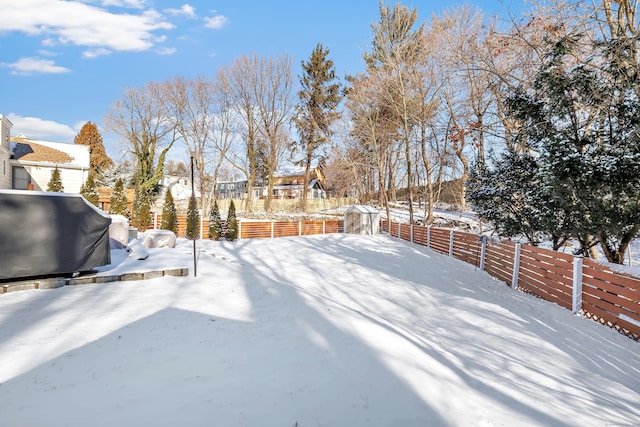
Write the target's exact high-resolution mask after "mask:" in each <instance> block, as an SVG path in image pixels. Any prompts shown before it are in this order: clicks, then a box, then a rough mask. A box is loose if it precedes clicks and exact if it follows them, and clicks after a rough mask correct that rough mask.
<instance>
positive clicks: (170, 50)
mask: <svg viewBox="0 0 640 427" xmlns="http://www.w3.org/2000/svg"><path fill="white" fill-rule="evenodd" d="M156 52H157V53H158V54H159V55H173V54H174V53H176V48H175V47H159V48H158V49H156Z"/></svg>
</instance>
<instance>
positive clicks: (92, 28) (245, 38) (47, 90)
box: [0, 0, 519, 161]
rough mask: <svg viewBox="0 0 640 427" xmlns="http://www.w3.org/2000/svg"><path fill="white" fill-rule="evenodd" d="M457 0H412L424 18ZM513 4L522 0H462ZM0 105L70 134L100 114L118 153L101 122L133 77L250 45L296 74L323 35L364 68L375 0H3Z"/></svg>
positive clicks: (203, 62) (183, 72)
mask: <svg viewBox="0 0 640 427" xmlns="http://www.w3.org/2000/svg"><path fill="white" fill-rule="evenodd" d="M463 3H465V2H463V1H462V0H460V1H458V0H453V1H449V2H446V3H445V2H441V1H433V0H411V1H405V2H403V4H404V5H406V6H408V7H410V8H416V9H417V10H418V14H419V20H420V21H424V20H426V19H427V18H428V17H430V16H431V15H432V14H434V13H435V14H439V13H441V12H442V11H443V10H444V8H445V7H454V6H458V5H462V4H463ZM466 3H468V4H471V5H476V6H478V7H480V8H482V9H483V10H485V11H486V12H488V13H490V14H500V15H503V14H506V13H507V12H508V11H509V10H513V4H517V3H519V2H518V1H517V0H513V1H512V2H509V1H502V0H493V1H489V2H486V1H481V0H473V1H470V2H466ZM0 10H2V13H0V114H2V115H4V116H6V117H7V118H9V120H10V121H11V122H12V123H13V128H12V132H11V134H12V135H14V136H15V135H18V134H20V133H22V134H24V135H25V136H26V137H29V138H34V139H44V140H49V141H55V142H69V143H71V142H73V139H74V137H75V136H76V135H77V133H78V132H79V130H80V128H81V127H82V125H84V124H85V123H86V122H87V121H91V122H93V123H96V124H97V125H98V127H99V130H100V132H101V134H102V136H103V138H104V141H105V146H106V148H107V153H108V154H109V155H110V156H111V157H112V158H114V160H116V161H118V160H119V159H118V151H119V150H118V145H117V143H116V142H117V137H116V135H113V134H109V133H108V132H107V131H106V130H105V129H104V128H103V127H102V119H103V117H104V115H105V114H106V113H108V111H109V109H110V106H111V105H112V104H113V103H114V102H115V101H117V100H118V99H119V97H120V95H121V94H122V92H123V91H124V90H125V89H126V88H127V87H132V88H138V87H142V86H144V85H145V84H147V83H148V82H151V81H165V80H168V79H171V78H173V77H177V76H182V77H187V78H189V77H195V76H197V75H202V76H205V77H209V76H213V75H215V72H216V70H217V69H218V68H219V67H221V66H225V65H228V64H230V63H231V62H232V61H233V60H234V59H235V58H237V57H240V56H242V55H244V54H246V55H253V54H257V55H260V56H275V55H278V54H287V55H290V56H291V57H292V58H293V61H294V62H293V63H294V67H296V68H295V71H296V74H298V73H299V70H300V63H301V61H304V60H306V59H308V57H309V56H310V55H311V52H312V50H313V49H314V48H315V46H316V45H317V44H318V43H322V45H323V46H324V47H325V48H329V50H330V54H329V58H330V59H332V60H333V62H334V65H335V69H336V72H337V74H338V76H340V77H343V76H344V75H345V74H354V73H357V72H359V71H362V70H363V68H364V65H363V61H362V55H363V53H364V52H366V51H367V50H368V49H369V46H370V40H371V36H372V32H371V23H372V22H375V21H377V20H378V19H379V3H378V0H323V1H322V2H309V1H300V0H272V1H264V0H219V1H210V0H191V1H188V2H185V0H162V1H160V0H66V1H63V0H20V1H16V0H0Z"/></svg>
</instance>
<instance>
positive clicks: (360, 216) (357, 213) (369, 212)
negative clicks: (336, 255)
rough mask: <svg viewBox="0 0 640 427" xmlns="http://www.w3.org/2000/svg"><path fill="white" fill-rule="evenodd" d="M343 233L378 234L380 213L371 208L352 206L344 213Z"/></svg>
mask: <svg viewBox="0 0 640 427" xmlns="http://www.w3.org/2000/svg"><path fill="white" fill-rule="evenodd" d="M344 232H345V233H348V234H378V233H379V232H380V211H378V210H377V209H375V208H372V207H371V206H365V205H352V206H349V207H348V208H347V210H346V211H345V212H344Z"/></svg>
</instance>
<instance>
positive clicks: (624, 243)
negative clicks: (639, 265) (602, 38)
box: [507, 35, 640, 263]
mask: <svg viewBox="0 0 640 427" xmlns="http://www.w3.org/2000/svg"><path fill="white" fill-rule="evenodd" d="M581 41H582V39H581V38H580V37H579V36H576V35H570V36H568V37H566V38H564V39H562V40H561V41H559V42H558V43H557V44H555V45H554V46H553V47H552V49H551V50H550V52H549V54H548V55H547V57H546V59H545V61H544V63H543V65H542V67H541V69H540V71H539V72H538V73H537V75H536V78H535V80H534V84H533V87H532V89H530V90H527V91H525V90H523V89H521V90H519V91H517V92H515V93H514V94H513V95H512V96H511V97H510V98H509V99H508V102H507V106H508V111H509V114H510V117H511V118H512V119H514V120H515V121H517V122H518V123H519V132H518V135H517V138H519V139H520V141H522V142H523V145H525V146H527V147H529V148H530V149H531V150H532V152H533V153H535V155H536V156H537V161H538V164H539V171H540V176H541V188H542V191H543V195H544V199H545V200H546V201H547V203H546V205H547V206H551V207H552V208H553V209H554V212H553V215H554V216H555V219H556V222H557V223H558V224H560V225H561V227H562V229H563V230H565V231H566V232H567V234H570V235H571V236H573V237H575V238H577V239H578V240H579V242H580V244H581V246H582V249H581V252H583V253H585V254H589V255H593V251H592V248H593V246H594V245H595V244H597V243H600V245H601V246H602V249H603V252H604V253H605V255H606V256H607V259H608V260H609V261H610V262H614V263H622V262H623V260H624V254H625V252H626V250H627V248H628V245H629V243H630V242H631V240H632V239H633V238H634V237H635V236H636V234H637V233H638V230H640V203H638V200H640V133H639V132H638V130H639V129H640V96H639V94H640V80H638V78H637V75H638V70H637V68H638V65H637V64H631V63H629V61H628V58H627V55H626V51H627V49H626V48H625V47H624V46H625V43H626V42H625V41H624V40H612V41H608V42H598V43H594V44H593V45H592V53H591V55H590V56H589V57H588V59H586V60H584V61H582V62H581V63H579V64H578V65H577V66H575V65H571V66H568V65H567V64H570V63H571V59H573V57H572V56H571V54H572V52H573V51H574V49H575V48H576V47H577V46H578V45H579V46H580V47H581V48H584V45H583V44H579V43H580V42H581ZM541 208H542V207H541Z"/></svg>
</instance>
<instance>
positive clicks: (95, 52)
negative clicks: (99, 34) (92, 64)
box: [82, 47, 111, 59]
mask: <svg viewBox="0 0 640 427" xmlns="http://www.w3.org/2000/svg"><path fill="white" fill-rule="evenodd" d="M110 53H111V51H110V50H109V49H105V48H103V47H99V48H98V49H89V50H85V51H84V52H83V53H82V56H83V57H85V58H90V59H91V58H97V57H98V56H103V55H109V54H110Z"/></svg>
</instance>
